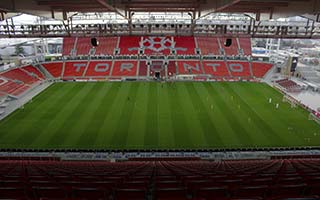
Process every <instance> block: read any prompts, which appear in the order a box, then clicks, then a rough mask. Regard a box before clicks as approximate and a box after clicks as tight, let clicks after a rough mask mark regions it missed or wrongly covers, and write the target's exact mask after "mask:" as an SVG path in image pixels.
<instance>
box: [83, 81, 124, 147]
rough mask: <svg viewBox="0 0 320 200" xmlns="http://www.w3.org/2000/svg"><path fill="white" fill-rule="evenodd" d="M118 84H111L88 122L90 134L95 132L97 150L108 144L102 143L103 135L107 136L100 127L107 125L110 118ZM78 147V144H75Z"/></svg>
mask: <svg viewBox="0 0 320 200" xmlns="http://www.w3.org/2000/svg"><path fill="white" fill-rule="evenodd" d="M109 84H110V83H109ZM118 84H119V83H111V87H110V89H109V90H107V91H106V92H105V94H104V96H103V98H102V100H101V102H100V104H99V106H98V107H97V109H96V111H95V115H94V117H93V118H92V119H91V120H90V121H91V123H90V127H87V129H90V132H97V133H96V134H97V136H96V140H95V145H96V146H97V147H99V148H101V147H108V143H104V140H103V138H104V135H105V134H108V132H107V131H105V132H103V131H102V127H103V125H104V124H108V123H109V121H108V116H109V117H111V108H112V107H114V105H115V104H116V103H117V102H116V101H115V100H116V97H117V96H118V93H119V85H118ZM77 144H78V145H80V144H79V143H77Z"/></svg>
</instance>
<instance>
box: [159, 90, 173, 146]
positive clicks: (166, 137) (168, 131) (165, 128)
mask: <svg viewBox="0 0 320 200" xmlns="http://www.w3.org/2000/svg"><path fill="white" fill-rule="evenodd" d="M162 86H163V88H161V90H160V97H161V100H160V101H159V133H160V134H159V146H160V147H163V148H174V147H175V145H174V144H175V139H174V132H173V127H172V126H173V123H175V122H174V121H173V120H172V118H171V116H172V114H171V112H172V110H170V107H169V106H168V105H169V93H170V92H172V90H171V89H170V88H169V87H168V84H162Z"/></svg>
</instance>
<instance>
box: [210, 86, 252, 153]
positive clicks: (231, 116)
mask: <svg viewBox="0 0 320 200" xmlns="http://www.w3.org/2000/svg"><path fill="white" fill-rule="evenodd" d="M206 89H207V90H208V92H210V91H211V92H212V91H216V96H215V98H216V102H217V104H218V106H220V107H222V108H224V109H225V112H223V115H224V117H225V118H226V119H227V120H228V122H229V126H230V127H231V128H232V130H233V131H234V132H235V133H236V134H235V136H236V137H237V138H238V141H239V144H238V145H239V146H241V147H244V146H247V145H249V144H252V139H251V138H250V136H249V133H248V132H247V130H246V129H244V128H243V127H242V124H241V122H239V119H238V117H236V116H235V114H237V113H233V111H232V110H231V109H230V107H229V105H228V104H226V103H225V101H224V99H223V97H222V96H221V94H220V92H221V93H222V92H225V91H221V88H220V87H219V90H216V89H215V88H214V87H213V86H212V84H208V85H206ZM231 95H232V94H229V96H231ZM239 117H240V116H239Z"/></svg>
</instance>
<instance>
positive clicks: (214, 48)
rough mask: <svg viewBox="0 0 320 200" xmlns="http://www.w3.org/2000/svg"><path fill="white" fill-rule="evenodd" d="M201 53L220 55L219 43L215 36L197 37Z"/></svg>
mask: <svg viewBox="0 0 320 200" xmlns="http://www.w3.org/2000/svg"><path fill="white" fill-rule="evenodd" d="M196 40H197V42H198V47H199V48H200V50H201V54H202V55H220V54H221V53H220V45H219V41H218V38H216V37H197V38H196Z"/></svg>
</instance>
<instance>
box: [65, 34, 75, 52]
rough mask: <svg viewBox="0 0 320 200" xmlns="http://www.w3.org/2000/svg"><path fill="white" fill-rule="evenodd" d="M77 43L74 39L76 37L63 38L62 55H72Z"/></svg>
mask: <svg viewBox="0 0 320 200" xmlns="http://www.w3.org/2000/svg"><path fill="white" fill-rule="evenodd" d="M75 41H76V38H74V37H66V38H63V49H62V55H64V56H68V55H70V52H71V50H72V49H73V47H74V43H75Z"/></svg>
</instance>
